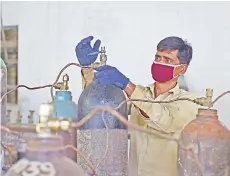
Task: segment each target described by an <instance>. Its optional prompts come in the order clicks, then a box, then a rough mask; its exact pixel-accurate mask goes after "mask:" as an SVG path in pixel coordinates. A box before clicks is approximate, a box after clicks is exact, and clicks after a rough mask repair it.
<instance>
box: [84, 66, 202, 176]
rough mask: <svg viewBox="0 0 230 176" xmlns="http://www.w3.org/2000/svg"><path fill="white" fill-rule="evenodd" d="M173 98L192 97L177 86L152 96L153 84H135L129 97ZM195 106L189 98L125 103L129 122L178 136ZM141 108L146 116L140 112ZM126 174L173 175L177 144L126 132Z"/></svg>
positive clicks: (90, 79)
mask: <svg viewBox="0 0 230 176" xmlns="http://www.w3.org/2000/svg"><path fill="white" fill-rule="evenodd" d="M93 77H94V74H93V71H92V72H90V73H89V74H88V75H86V76H85V77H83V88H84V87H85V86H86V82H87V83H88V82H91V81H92V80H93ZM176 98H189V99H195V98H196V97H195V96H194V95H193V94H191V93H190V92H187V91H184V90H182V89H179V86H178V85H177V86H176V87H174V88H173V89H171V90H170V91H169V92H168V93H164V94H161V95H159V96H158V97H157V98H155V97H154V84H152V85H150V86H148V87H143V86H140V85H137V86H136V88H135V90H134V92H133V94H132V95H131V97H130V99H150V100H155V101H167V100H173V99H176ZM198 108H199V106H198V105H196V104H194V103H192V102H190V101H175V102H172V103H164V104H162V103H161V104H159V103H146V102H132V103H130V106H129V112H130V122H131V123H134V124H137V125H140V126H142V127H143V128H148V129H150V130H153V131H157V132H160V133H163V134H165V135H168V136H172V137H176V138H179V135H180V133H181V131H182V130H183V128H184V127H185V126H186V125H187V124H188V123H189V122H190V121H191V120H193V119H195V118H196V114H197V111H198ZM140 109H141V110H142V111H144V112H145V113H146V114H147V115H148V116H149V118H146V117H144V116H143V115H142V114H141V113H140ZM130 134H131V138H130V153H129V176H177V144H176V143H175V142H174V141H168V140H166V139H162V138H160V137H158V136H157V135H150V134H146V133H141V132H138V131H134V130H131V131H130Z"/></svg>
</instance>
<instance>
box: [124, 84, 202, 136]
mask: <svg viewBox="0 0 230 176" xmlns="http://www.w3.org/2000/svg"><path fill="white" fill-rule="evenodd" d="M125 92H126V93H127V95H128V96H129V97H130V99H146V98H147V97H149V95H151V94H152V93H151V91H150V89H148V88H146V87H143V86H139V85H137V86H136V85H134V84H133V83H131V82H129V83H128V85H127V87H126V88H125ZM182 96H183V98H190V99H195V98H196V97H195V96H193V95H191V94H186V95H185V94H184V95H182ZM175 98H176V97H172V99H175ZM163 101H164V100H163ZM132 104H134V106H136V107H137V108H138V110H139V115H140V117H142V119H143V120H144V121H145V122H146V123H147V124H148V126H149V127H152V128H154V129H157V130H160V131H165V132H171V131H174V130H177V129H181V128H182V127H184V125H186V124H187V123H188V122H190V121H191V120H192V119H194V118H195V117H196V113H197V111H198V108H199V106H198V105H196V104H194V103H192V102H189V101H177V102H172V103H149V102H140V101H135V102H132Z"/></svg>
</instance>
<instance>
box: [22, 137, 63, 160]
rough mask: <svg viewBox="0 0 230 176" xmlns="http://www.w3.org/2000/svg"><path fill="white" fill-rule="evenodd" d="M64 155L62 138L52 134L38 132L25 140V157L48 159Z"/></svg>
mask: <svg viewBox="0 0 230 176" xmlns="http://www.w3.org/2000/svg"><path fill="white" fill-rule="evenodd" d="M64 156H65V151H64V149H63V140H62V138H61V137H60V136H56V135H52V134H48V133H47V134H46V133H44V134H38V135H37V136H36V137H32V138H31V139H29V140H28V141H27V150H26V158H28V159H31V160H39V161H41V160H42V161H50V160H53V159H55V158H60V157H64Z"/></svg>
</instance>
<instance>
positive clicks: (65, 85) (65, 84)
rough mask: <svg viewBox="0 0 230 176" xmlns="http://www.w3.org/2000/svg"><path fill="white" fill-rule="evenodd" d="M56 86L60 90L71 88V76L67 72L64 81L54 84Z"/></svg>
mask: <svg viewBox="0 0 230 176" xmlns="http://www.w3.org/2000/svg"><path fill="white" fill-rule="evenodd" d="M54 88H55V89H59V90H69V76H68V75H67V74H65V75H64V76H63V77H62V82H58V83H57V84H56V85H54Z"/></svg>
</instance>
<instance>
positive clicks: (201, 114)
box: [197, 108, 218, 120]
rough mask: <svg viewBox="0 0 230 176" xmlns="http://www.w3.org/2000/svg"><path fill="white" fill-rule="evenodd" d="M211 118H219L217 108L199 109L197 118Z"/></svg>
mask: <svg viewBox="0 0 230 176" xmlns="http://www.w3.org/2000/svg"><path fill="white" fill-rule="evenodd" d="M205 118H208V119H211V120H218V114H217V110H215V109H202V108H200V109H198V113H197V119H205Z"/></svg>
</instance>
